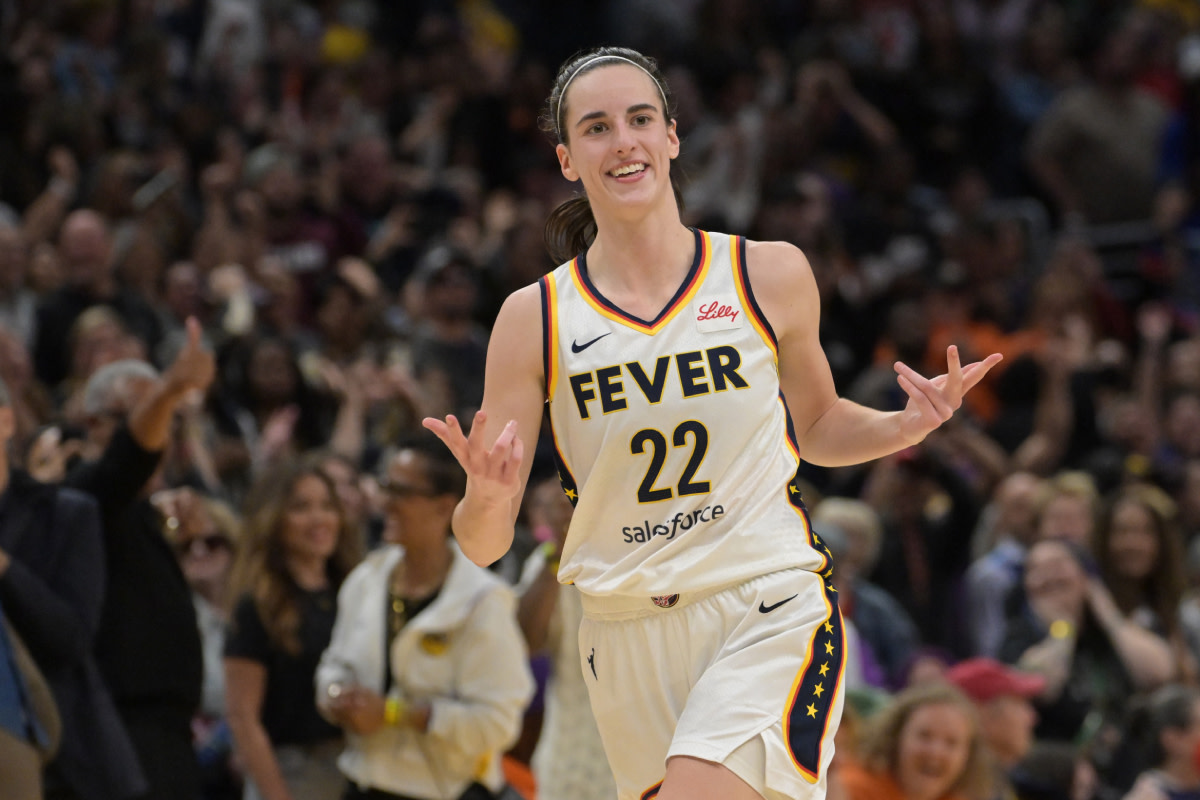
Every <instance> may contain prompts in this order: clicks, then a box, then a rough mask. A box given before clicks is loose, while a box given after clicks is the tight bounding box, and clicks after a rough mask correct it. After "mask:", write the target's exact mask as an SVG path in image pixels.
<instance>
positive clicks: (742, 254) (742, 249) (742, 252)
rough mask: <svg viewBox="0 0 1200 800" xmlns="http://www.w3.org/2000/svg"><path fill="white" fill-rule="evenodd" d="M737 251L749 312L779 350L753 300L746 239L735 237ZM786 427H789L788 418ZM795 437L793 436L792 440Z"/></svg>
mask: <svg viewBox="0 0 1200 800" xmlns="http://www.w3.org/2000/svg"><path fill="white" fill-rule="evenodd" d="M737 249H738V271H739V273H740V275H739V277H740V278H741V279H742V286H744V287H745V289H746V299H747V300H749V301H750V310H751V311H753V312H754V316H755V317H757V318H758V322H759V324H760V325H762V326H763V330H765V331H766V332H767V335H768V336H770V337H771V341H772V342H773V343H774V344H775V349H776V351H778V349H779V337H778V336H776V335H775V329H774V328H772V327H771V322H770V320H768V319H767V315H766V314H764V313H763V310H762V307H761V306H759V304H758V300H756V299H755V298H754V287H753V286H752V285H751V284H750V266H749V265H748V264H747V263H746V237H745V236H739V237H737ZM788 425H789V426H790V425H791V421H790V418H789V422H788ZM794 439H795V437H794V436H793V440H794Z"/></svg>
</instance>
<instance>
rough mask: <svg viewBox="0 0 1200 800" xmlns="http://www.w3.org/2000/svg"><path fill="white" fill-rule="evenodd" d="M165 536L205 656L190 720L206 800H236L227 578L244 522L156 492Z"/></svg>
mask: <svg viewBox="0 0 1200 800" xmlns="http://www.w3.org/2000/svg"><path fill="white" fill-rule="evenodd" d="M151 502H152V503H154V505H155V507H156V508H158V509H159V511H161V512H162V514H163V518H164V532H165V534H166V536H167V540H168V541H169V542H170V543H171V546H172V547H173V548H174V549H175V552H176V554H177V555H178V558H179V565H180V567H182V568H183V575H184V577H185V578H187V582H188V586H190V587H191V589H192V602H193V604H194V605H195V607H196V623H197V626H198V627H199V629H200V642H201V645H202V647H203V651H204V686H203V693H202V695H201V703H200V707H199V708H198V709H197V711H196V717H195V719H194V720H193V721H192V730H193V732H194V734H195V739H196V741H195V744H196V756H197V759H198V761H199V763H200V778H201V790H202V792H201V793H202V796H203V798H204V800H238V798H240V797H241V781H240V779H239V778H238V776H237V773H236V771H235V767H234V765H233V758H232V750H233V743H232V740H231V738H230V733H229V724H228V721H227V720H226V718H225V717H226V714H225V668H224V665H223V664H222V662H221V659H222V656H223V655H224V652H225V631H226V628H227V627H228V625H229V616H230V614H229V610H230V609H229V603H230V600H231V597H230V591H229V577H230V572H231V569H232V567H233V559H234V554H235V550H236V547H237V542H238V539H239V537H240V534H241V521H240V520H239V519H238V518H237V516H236V515H235V514H234V512H233V510H232V509H231V508H229V507H228V506H227V505H225V504H224V503H222V502H220V501H218V500H214V499H212V498H208V497H205V496H203V495H201V494H199V493H197V492H196V491H195V490H193V489H191V488H189V487H182V488H179V489H167V490H163V491H160V492H156V493H155V494H154V495H153V496H152V497H151Z"/></svg>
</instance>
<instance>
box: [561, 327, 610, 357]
mask: <svg viewBox="0 0 1200 800" xmlns="http://www.w3.org/2000/svg"><path fill="white" fill-rule="evenodd" d="M608 333H612V331H609V332H608ZM608 333H602V334H600V335H599V336H597V337H596V338H595V339H592V340H591V341H590V342H584V343H583V344H579V343H578V342H576V341H575V340H574V339H572V340H571V352H572V353H582V352H583V351H584V350H587V349H588V348H589V347H591V346H592V345H594V344H595V343H596V342H598V341H600V340H601V339H603V338H604V337H605V336H608Z"/></svg>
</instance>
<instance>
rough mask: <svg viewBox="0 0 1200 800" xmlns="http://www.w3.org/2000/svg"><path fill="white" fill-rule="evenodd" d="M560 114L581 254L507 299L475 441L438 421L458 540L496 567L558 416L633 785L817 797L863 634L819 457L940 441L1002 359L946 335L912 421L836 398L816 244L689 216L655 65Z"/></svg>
mask: <svg viewBox="0 0 1200 800" xmlns="http://www.w3.org/2000/svg"><path fill="white" fill-rule="evenodd" d="M543 122H544V128H545V129H546V130H547V131H549V132H551V133H553V135H554V137H555V139H556V140H557V141H556V146H555V156H556V157H557V159H558V164H559V168H560V170H561V171H562V174H563V175H564V176H565V177H566V178H567V179H568V180H570V181H573V182H577V183H579V184H580V186H581V187H582V190H583V191H582V193H581V194H580V195H579V196H578V197H576V198H573V199H571V200H569V201H567V202H566V203H564V204H563V205H562V206H560V207H559V208H558V209H556V210H555V211H554V212H553V213H552V214H551V215H550V219H549V220H548V222H547V224H546V244H547V246H548V247H549V249H550V251H551V254H552V255H553V256H554V257H555V258H556V259H558V260H559V261H560V262H561V265H560V266H559V267H558V268H557V269H556V270H554V271H553V272H552V273H551V274H549V275H546V276H544V277H543V278H542V279H541V280H539V281H537V282H536V283H535V284H532V285H530V286H527V287H525V288H523V289H520V290H518V291H517V292H515V293H513V294H512V295H511V296H510V297H509V298H508V300H507V301H506V302H505V304H504V306H503V308H502V309H501V311H500V314H499V316H498V318H497V320H496V324H495V326H494V327H493V330H492V337H491V341H490V344H489V351H488V362H487V369H486V375H485V381H484V383H485V387H484V397H483V405H482V409H483V410H482V411H481V412H480V413H479V414H478V415H476V417H475V421H474V424H473V425H472V426H471V429H470V436H469V437H468V436H467V434H466V433H464V431H463V429H462V426H461V425H460V424H459V422H458V420H457V419H455V418H454V417H452V416H451V417H447V418H446V419H445V420H438V419H427V420H426V421H425V425H426V427H428V428H430V429H431V430H433V431H434V432H435V433H437V434H438V436H439V437H441V439H442V441H443V442H445V443H446V445H447V446H448V447H449V449H450V451H451V452H452V453H453V454H454V455H455V457H457V458H458V460H459V463H461V464H462V465H463V467H464V468H465V470H466V473H467V488H466V493H465V495H464V497H463V499H462V500H461V501H460V502H459V503H458V506H457V509H456V510H455V511H454V516H453V524H454V533H455V535H456V537H457V538H458V541H459V543H460V545H461V546H462V550H463V552H464V553H465V554H466V555H467V556H468V557H469V558H471V559H472V560H473V561H475V562H476V563H478V564H481V565H486V564H489V563H491V562H493V561H495V560H496V559H498V558H499V557H500V556H502V555H503V554H504V552H505V550H507V549H508V547H509V545H510V543H511V542H512V538H513V522H514V520H515V519H516V516H517V513H518V512H519V510H520V506H521V497H522V494H523V492H524V487H525V482H526V481H527V479H528V475H529V471H530V467H531V464H532V458H531V457H527V456H526V454H527V453H528V454H530V456H532V453H533V452H534V447H533V445H534V437H536V435H537V434H536V432H537V431H538V430H539V428H540V423H541V420H542V415H543V409H544V408H546V407H547V406H548V408H549V417H550V424H551V430H552V433H553V439H554V448H553V450H554V452H555V454H556V455H557V458H558V468H559V476H560V478H561V480H562V484H563V489H564V491H565V492H566V495H567V497H568V498H569V499H570V500H571V502H572V503H574V504H575V507H576V511H575V514H574V516H573V518H572V522H571V525H570V528H569V531H568V533H567V537H566V541H565V542H564V543H563V548H562V557H561V560H560V564H559V569H558V579H559V581H560V582H562V583H574V584H575V585H576V586H577V587H578V588H579V590H580V592H581V597H582V606H583V612H584V620H583V624H582V627H581V628H580V634H579V646H580V651H581V653H580V656H581V664H582V663H583V661H584V659H586V663H587V668H586V671H585V672H584V679H585V682H586V683H587V686H588V691H589V694H590V697H591V704H592V707H593V708H594V709H595V710H596V721H597V724H598V728H599V731H600V735H601V738H602V739H603V741H604V746H605V750H606V752H607V755H608V759H609V763H610V764H611V766H612V768H613V772H614V776H615V778H616V783H617V788H618V795H619V797H620V800H648V798H651V797H656V798H658V800H683V798H686V800H718V799H719V800H752V799H753V798H766V799H767V800H777V799H778V798H785V797H786V798H804V800H820V798H823V797H824V794H825V777H826V771H827V768H828V766H829V762H830V759H831V758H832V755H833V736H834V734H835V732H836V731H837V726H838V720H839V719H840V716H841V709H842V703H843V696H844V685H843V683H844V682H843V679H842V678H843V676H842V664H843V654H844V651H845V637H844V634H843V630H842V617H841V613H840V612H839V610H838V607H837V592H836V589H835V588H834V586H833V585H832V583H831V582H830V580H829V579H830V577H831V576H832V571H831V564H830V555H829V550H828V549H827V548H826V547H825V545H824V543H823V542H822V541H821V540H820V538H819V537H818V536H816V534H815V533H814V532H813V530H812V527H811V525H810V524H809V521H808V514H807V511H806V510H805V508H804V504H803V502H802V500H801V498H800V488H799V482H798V481H797V473H798V471H799V469H800V462H801V458H804V459H806V460H808V461H811V462H813V463H816V464H821V465H825V466H841V465H848V464H854V463H859V462H861V461H866V460H869V459H872V458H878V457H880V456H883V455H886V454H889V453H893V452H896V451H897V450H900V449H902V448H904V447H907V446H909V445H912V444H915V443H917V442H919V441H921V440H922V439H924V437H925V436H926V435H927V434H928V433H929V432H930V431H932V430H933V429H934V428H936V427H938V426H939V425H941V424H942V422H944V421H945V420H947V419H949V417H950V416H951V415H952V414H953V413H954V410H955V409H957V408H958V407H959V405H960V404H961V402H962V396H963V394H964V393H965V392H966V391H967V390H968V389H970V388H971V387H972V386H974V385H975V384H976V383H977V382H978V381H979V380H980V379H981V378H982V377H983V376H984V374H986V373H987V371H988V369H990V368H991V366H992V365H994V364H995V363H996V362H997V361H998V360H999V356H998V355H993V356H991V357H989V358H987V359H985V360H984V361H981V362H978V363H975V364H969V365H966V366H962V365H961V364H960V363H959V358H958V351H957V350H956V349H955V348H949V349H948V350H947V364H948V370H947V373H946V374H945V375H942V376H940V377H938V378H934V379H932V380H930V379H927V378H925V377H923V376H921V375H919V374H918V373H917V372H915V371H914V370H912V369H911V368H909V367H908V366H906V365H904V364H901V363H899V362H897V364H896V371H897V373H898V378H897V381H898V383H899V386H900V388H901V389H902V390H903V391H904V392H906V393H907V394H908V396H909V402H908V406H907V407H906V408H905V409H904V410H903V411H901V412H898V413H883V412H879V411H875V410H873V409H868V408H865V407H863V406H860V405H857V404H854V403H851V402H848V401H846V400H842V399H839V398H838V396H837V393H836V391H835V389H834V383H833V378H832V375H831V373H830V368H829V363H828V361H827V359H826V357H825V354H824V352H823V351H822V349H821V344H820V341H819V338H818V335H817V333H818V328H819V314H820V299H819V298H818V296H817V286H816V281H815V280H814V278H813V274H812V269H811V268H810V267H809V264H808V261H807V260H806V259H805V257H804V255H803V254H802V253H801V252H800V251H799V250H797V249H796V248H795V247H794V246H792V245H790V244H788V243H786V242H750V241H747V240H746V239H744V238H742V237H740V236H731V235H728V234H724V233H715V232H709V231H702V230H696V229H693V228H689V227H686V226H685V225H684V224H683V221H682V218H681V212H680V203H679V200H678V194H677V193H676V192H675V190H674V185H673V182H672V180H673V179H672V170H671V162H672V161H673V160H674V159H675V158H676V157H677V156H678V155H679V152H680V146H681V145H680V138H679V133H678V131H677V129H676V122H675V109H674V108H673V104H672V101H671V92H670V87H668V85H667V83H666V81H665V80H664V79H663V76H662V73H661V72H660V70H659V68H658V65H657V64H656V63H655V62H654V61H653V60H652V59H649V58H647V57H645V56H643V55H642V54H641V53H638V52H636V51H633V50H629V49H624V48H615V47H604V48H600V49H598V50H594V51H591V52H588V53H583V54H581V55H579V56H576V57H574V58H572V59H570V60H569V61H568V62H567V63H565V64H563V65H562V67H561V69H560V70H559V72H558V76H557V77H556V79H555V82H554V87H553V90H552V91H551V94H550V98H549V101H548V103H547V108H546V112H545V114H544V115H543ZM784 398H786V402H785V401H784ZM525 436H528V437H529V439H528V440H523V439H522V438H521V437H525ZM732 698H736V702H731V699H732Z"/></svg>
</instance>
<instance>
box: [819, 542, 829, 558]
mask: <svg viewBox="0 0 1200 800" xmlns="http://www.w3.org/2000/svg"><path fill="white" fill-rule="evenodd" d="M817 544H820V542H817ZM821 549H822V550H824V551H825V552H826V554H827V555H828V556H829V557H830V558H833V551H831V550H830V549H829V548H828V547H822V548H821Z"/></svg>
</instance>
